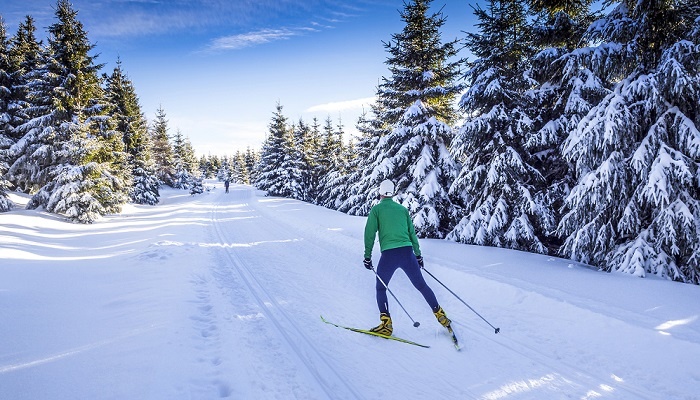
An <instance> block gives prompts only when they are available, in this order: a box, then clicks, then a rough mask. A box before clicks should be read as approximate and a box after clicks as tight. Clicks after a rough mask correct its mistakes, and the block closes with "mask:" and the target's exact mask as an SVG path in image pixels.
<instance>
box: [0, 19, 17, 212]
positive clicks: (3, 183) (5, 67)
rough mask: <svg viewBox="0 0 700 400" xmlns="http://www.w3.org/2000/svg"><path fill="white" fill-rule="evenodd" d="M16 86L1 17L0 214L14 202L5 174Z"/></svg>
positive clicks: (10, 141)
mask: <svg viewBox="0 0 700 400" xmlns="http://www.w3.org/2000/svg"><path fill="white" fill-rule="evenodd" d="M13 86H14V79H13V71H12V65H11V63H10V49H9V41H8V39H7V31H6V28H5V21H4V20H3V19H2V18H1V17H0V212H5V211H8V210H10V209H11V208H12V205H13V204H12V202H11V201H10V200H9V199H8V197H7V190H8V189H9V187H10V182H8V181H7V179H5V173H6V172H7V169H8V168H9V164H8V162H9V161H10V159H9V151H8V149H9V148H10V146H11V145H12V144H13V142H14V141H13V140H12V130H13V129H14V127H13V126H12V115H11V113H10V107H11V104H12V91H13Z"/></svg>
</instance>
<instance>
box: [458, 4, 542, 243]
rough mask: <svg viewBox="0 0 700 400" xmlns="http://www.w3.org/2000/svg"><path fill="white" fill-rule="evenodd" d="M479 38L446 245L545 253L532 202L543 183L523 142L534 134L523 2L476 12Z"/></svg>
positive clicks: (537, 202) (474, 38) (538, 209)
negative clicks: (455, 208)
mask: <svg viewBox="0 0 700 400" xmlns="http://www.w3.org/2000/svg"><path fill="white" fill-rule="evenodd" d="M475 14H476V16H477V18H478V19H479V23H478V24H477V26H478V27H479V31H480V32H479V33H469V34H468V38H467V47H468V48H469V49H470V50H471V52H472V53H473V54H474V55H475V56H476V57H478V59H477V60H476V61H474V62H472V63H470V67H471V69H470V70H469V71H468V72H467V75H466V77H467V79H468V81H469V82H468V84H469V89H468V91H467V92H466V93H465V94H464V95H463V96H462V99H461V101H460V106H461V108H462V110H463V111H464V113H465V115H466V117H467V119H466V121H465V123H464V125H463V126H462V127H461V129H460V130H459V133H458V135H457V137H456V139H455V141H454V143H453V147H452V149H451V150H452V152H453V154H454V155H455V157H456V158H457V159H458V160H459V161H461V162H462V163H463V166H462V169H461V171H460V173H459V177H458V178H457V179H456V180H455V182H454V184H453V185H452V187H451V189H450V192H451V194H452V195H454V196H455V199H456V200H455V201H457V202H460V203H462V204H463V210H462V213H463V216H462V219H461V220H460V221H459V223H458V224H457V226H456V227H455V228H454V230H453V231H452V232H450V234H449V236H448V238H449V239H453V240H456V241H459V242H463V243H470V244H478V245H488V246H497V247H507V248H512V249H520V250H526V251H532V252H538V253H546V252H547V248H546V246H545V244H544V243H543V238H544V235H545V233H546V232H547V229H548V228H549V226H548V225H547V222H548V221H551V220H552V217H551V215H552V211H551V209H550V207H549V204H547V203H546V201H545V199H543V198H541V197H538V196H537V187H538V185H539V184H540V183H541V182H542V180H543V177H542V175H541V174H540V173H539V172H538V170H537V169H536V168H535V167H534V166H533V165H531V163H532V156H531V155H530V154H529V152H528V151H527V147H526V141H527V139H528V137H529V135H530V132H531V130H532V125H533V123H532V120H531V119H530V117H529V116H528V111H529V102H528V98H527V96H526V92H527V90H528V89H530V88H531V86H532V85H533V84H534V82H532V81H530V80H529V79H528V78H527V76H526V75H525V72H526V71H527V70H528V63H527V61H528V59H529V57H530V56H531V55H532V53H533V49H532V48H531V44H530V42H531V41H530V36H529V27H528V26H527V21H526V19H527V14H526V10H525V8H524V5H523V3H522V2H517V1H495V0H492V1H490V2H489V6H488V11H486V10H483V9H482V8H480V7H477V8H476V9H475Z"/></svg>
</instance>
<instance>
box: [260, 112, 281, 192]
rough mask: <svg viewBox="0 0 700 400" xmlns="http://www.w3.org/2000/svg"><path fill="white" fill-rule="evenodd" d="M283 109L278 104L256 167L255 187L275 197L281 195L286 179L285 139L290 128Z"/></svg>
mask: <svg viewBox="0 0 700 400" xmlns="http://www.w3.org/2000/svg"><path fill="white" fill-rule="evenodd" d="M282 109H283V107H282V105H281V104H280V103H279V102H278V103H277V106H276V109H275V112H274V113H273V115H272V121H271V122H270V124H269V125H268V129H269V134H268V135H267V138H266V139H265V142H263V145H262V151H261V154H260V160H259V162H258V164H257V166H256V177H255V187H257V188H258V189H260V190H264V191H267V192H268V194H269V195H273V196H277V195H280V194H281V192H282V188H283V187H284V182H283V180H284V178H285V176H284V175H283V173H282V161H283V160H284V152H285V140H286V139H285V137H286V136H287V130H288V129H289V128H288V126H287V117H285V116H284V114H283V113H282Z"/></svg>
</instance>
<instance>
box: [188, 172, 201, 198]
mask: <svg viewBox="0 0 700 400" xmlns="http://www.w3.org/2000/svg"><path fill="white" fill-rule="evenodd" d="M201 193H204V185H203V184H202V178H201V177H197V176H193V177H192V180H191V182H190V194H191V195H195V194H201Z"/></svg>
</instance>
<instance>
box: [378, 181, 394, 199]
mask: <svg viewBox="0 0 700 400" xmlns="http://www.w3.org/2000/svg"><path fill="white" fill-rule="evenodd" d="M394 190H395V188H394V182H392V181H390V180H388V179H385V180H383V181H382V183H380V184H379V194H380V195H381V196H385V197H391V196H393V195H394Z"/></svg>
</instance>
